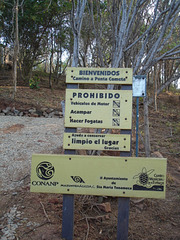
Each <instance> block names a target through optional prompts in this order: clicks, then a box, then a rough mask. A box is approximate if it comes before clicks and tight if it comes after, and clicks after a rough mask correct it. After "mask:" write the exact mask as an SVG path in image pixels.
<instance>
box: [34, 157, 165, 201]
mask: <svg viewBox="0 0 180 240" xmlns="http://www.w3.org/2000/svg"><path fill="white" fill-rule="evenodd" d="M166 164H167V161H166V159H164V158H136V157H112V156H101V157H99V156H90V155H71V154H70V155H51V154H49V155H46V154H36V155H33V158H32V165H31V166H32V175H31V191H33V192H49V193H63V194H66V193H67V194H82V195H100V196H103V195H104V196H114V197H115V196H117V197H118V196H122V197H148V198H165V189H166Z"/></svg>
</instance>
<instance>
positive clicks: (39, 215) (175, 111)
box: [0, 86, 180, 240]
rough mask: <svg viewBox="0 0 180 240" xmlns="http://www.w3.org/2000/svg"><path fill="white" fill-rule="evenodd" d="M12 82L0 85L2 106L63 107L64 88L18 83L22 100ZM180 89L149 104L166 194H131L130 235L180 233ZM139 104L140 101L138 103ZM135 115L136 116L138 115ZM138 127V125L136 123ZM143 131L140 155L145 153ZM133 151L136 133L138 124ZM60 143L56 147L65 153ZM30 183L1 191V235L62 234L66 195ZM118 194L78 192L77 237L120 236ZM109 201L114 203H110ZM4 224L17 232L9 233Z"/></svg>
mask: <svg viewBox="0 0 180 240" xmlns="http://www.w3.org/2000/svg"><path fill="white" fill-rule="evenodd" d="M11 96H12V91H11V87H10V86H0V108H4V107H7V106H14V107H15V108H16V109H18V108H29V107H32V106H36V107H39V108H41V107H46V106H48V107H50V106H51V107H53V108H60V101H61V100H62V99H63V98H64V91H63V90H60V89H56V90H53V91H51V90H50V89H48V88H40V89H39V90H34V89H29V88H28V87H20V86H19V87H18V90H17V94H16V100H15V101H13V100H12V99H11ZM179 96H180V92H177V91H176V92H173V93H172V92H163V93H162V94H161V95H160V96H159V97H158V110H157V111H155V110H154V106H153V105H152V106H150V107H149V120H150V134H151V152H152V153H153V156H156V157H157V156H161V155H162V156H163V157H165V158H167V159H168V168H167V191H166V199H138V198H137V199H135V198H132V199H131V200H130V216H129V240H179V239H180V100H179ZM134 108H135V105H134ZM134 120H135V119H134ZM143 127H144V123H143V104H142V103H140V133H141V137H142V138H143V134H144V131H143ZM133 129H134V128H133ZM141 137H140V142H139V156H144V155H145V153H144V145H143V141H142V139H141ZM132 148H133V155H135V133H134V130H133V146H132ZM62 152H63V150H62V149H57V151H56V152H55V153H62ZM23 181H24V186H23V187H22V188H18V189H14V191H11V192H10V191H7V192H4V191H3V192H2V191H1V193H0V237H1V239H2V240H5V239H16V240H29V239H33V240H56V239H62V238H61V229H62V201H63V198H62V195H58V194H42V193H30V190H29V182H30V177H29V176H28V177H27V178H26V179H23ZM117 201H118V199H117V198H112V197H103V198H99V197H96V196H79V195H77V196H75V216H74V217H75V219H74V239H75V240H96V239H98V240H110V239H113V240H114V239H116V231H117V215H118V211H117ZM107 206H108V207H107ZM4 226H7V230H8V229H9V231H12V233H13V234H12V235H14V238H11V237H9V238H3V237H2V236H3V234H4V233H3V232H2V230H3V231H4Z"/></svg>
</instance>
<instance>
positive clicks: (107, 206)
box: [98, 202, 111, 213]
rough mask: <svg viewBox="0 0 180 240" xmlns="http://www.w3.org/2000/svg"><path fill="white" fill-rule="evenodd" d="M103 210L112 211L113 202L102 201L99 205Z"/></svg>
mask: <svg viewBox="0 0 180 240" xmlns="http://www.w3.org/2000/svg"><path fill="white" fill-rule="evenodd" d="M98 206H99V208H100V209H101V210H103V211H104V212H106V213H109V212H111V204H110V202H106V203H102V204H99V205H98Z"/></svg>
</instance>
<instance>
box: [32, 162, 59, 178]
mask: <svg viewBox="0 0 180 240" xmlns="http://www.w3.org/2000/svg"><path fill="white" fill-rule="evenodd" d="M36 173H37V176H38V177H39V178H40V179H43V180H49V179H51V178H52V177H53V176H54V173H55V169H54V167H53V166H52V164H51V163H50V162H41V163H39V164H38V165H37V167H36Z"/></svg>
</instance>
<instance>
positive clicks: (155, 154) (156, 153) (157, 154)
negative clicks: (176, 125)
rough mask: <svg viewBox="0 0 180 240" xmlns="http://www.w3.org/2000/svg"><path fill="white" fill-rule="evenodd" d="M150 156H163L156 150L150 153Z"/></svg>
mask: <svg viewBox="0 0 180 240" xmlns="http://www.w3.org/2000/svg"><path fill="white" fill-rule="evenodd" d="M151 156H152V157H154V158H163V155H162V154H161V153H160V152H158V151H156V152H153V153H152V154H151Z"/></svg>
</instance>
